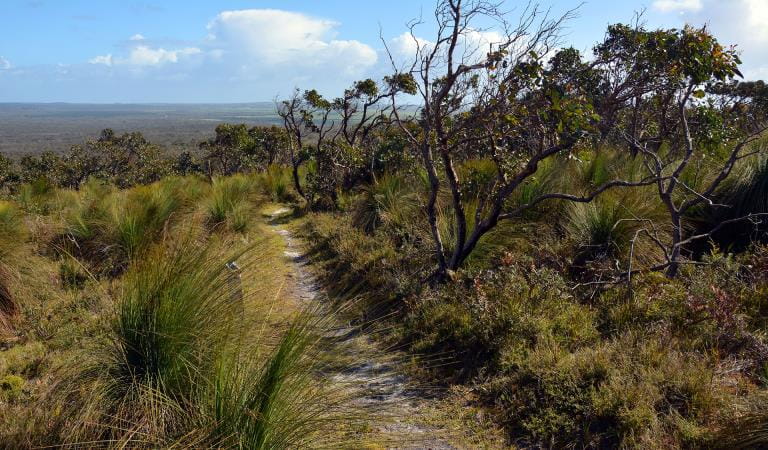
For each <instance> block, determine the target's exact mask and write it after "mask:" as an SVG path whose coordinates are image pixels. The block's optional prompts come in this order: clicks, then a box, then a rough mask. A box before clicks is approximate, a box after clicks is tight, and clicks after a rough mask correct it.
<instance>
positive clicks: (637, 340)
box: [489, 334, 722, 448]
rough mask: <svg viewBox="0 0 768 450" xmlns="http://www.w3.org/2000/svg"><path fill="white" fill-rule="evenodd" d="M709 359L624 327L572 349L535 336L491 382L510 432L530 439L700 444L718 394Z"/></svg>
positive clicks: (578, 443)
mask: <svg viewBox="0 0 768 450" xmlns="http://www.w3.org/2000/svg"><path fill="white" fill-rule="evenodd" d="M707 366H708V364H707V361H706V360H704V359H703V358H700V357H696V356H694V355H690V354H685V353H682V352H680V351H678V350H676V349H675V346H674V345H670V344H669V343H667V344H662V343H661V342H659V341H657V340H654V339H648V337H647V336H642V335H636V334H627V335H623V336H621V337H620V338H618V339H615V340H612V341H605V342H602V343H600V344H598V345H594V346H589V347H584V348H582V349H579V350H577V351H575V352H571V351H568V350H566V349H564V348H563V347H562V346H561V345H559V344H557V343H556V342H554V341H553V340H551V339H549V340H542V341H540V342H539V343H538V344H537V345H536V346H535V347H534V348H533V349H532V351H531V352H530V353H529V354H528V356H527V358H526V359H525V360H524V361H523V363H522V364H520V365H519V367H518V368H517V369H516V370H515V371H513V372H511V373H510V375H508V376H507V377H506V378H500V379H498V380H497V381H495V382H493V383H492V384H491V385H489V394H490V395H491V396H492V397H493V398H494V399H495V401H496V403H497V405H499V406H500V407H501V408H502V409H503V410H504V411H505V413H504V417H505V418H506V420H505V422H506V423H507V426H508V427H509V429H510V432H511V433H513V434H523V435H524V436H527V437H528V439H529V443H530V444H539V445H541V444H546V445H550V446H555V447H559V446H564V445H576V446H579V447H596V448H606V447H647V446H652V445H656V444H657V443H658V442H659V440H661V439H664V440H669V439H671V440H672V442H677V445H686V446H691V445H694V446H701V445H703V444H704V443H706V442H707V441H708V439H709V438H710V436H709V435H708V433H707V431H706V430H707V428H706V426H707V425H708V423H707V421H708V420H709V418H710V417H711V416H712V414H713V413H714V412H716V411H717V410H718V409H719V408H720V407H722V403H721V400H720V399H719V398H718V394H717V393H716V392H715V389H714V386H712V384H711V383H710V382H709V380H710V379H711V377H712V372H711V369H709V368H708V367H707Z"/></svg>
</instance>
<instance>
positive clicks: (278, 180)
mask: <svg viewBox="0 0 768 450" xmlns="http://www.w3.org/2000/svg"><path fill="white" fill-rule="evenodd" d="M256 177H257V179H256V182H257V183H258V185H259V188H260V190H261V191H262V193H264V194H265V195H266V196H268V197H269V198H270V199H271V200H272V201H273V202H290V201H293V200H295V199H296V197H295V195H294V194H293V191H292V189H291V186H292V183H293V181H292V180H291V170H290V168H289V167H285V166H281V165H279V164H272V165H270V166H269V167H267V169H266V170H265V171H263V172H261V173H259V174H257V175H256Z"/></svg>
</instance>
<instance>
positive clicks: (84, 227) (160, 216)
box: [54, 179, 198, 274]
mask: <svg viewBox="0 0 768 450" xmlns="http://www.w3.org/2000/svg"><path fill="white" fill-rule="evenodd" d="M196 186H198V185H197V184H196V183H193V182H185V181H183V180H182V179H169V180H164V181H161V182H158V183H154V184H151V185H146V186H137V187H134V188H132V189H129V190H124V191H119V190H115V189H114V188H112V187H110V186H107V185H103V184H100V183H97V182H93V183H89V184H87V185H86V186H85V187H84V188H83V189H82V190H81V192H80V195H79V198H77V199H75V200H74V201H73V200H72V199H70V200H69V202H70V203H71V206H70V207H68V208H67V209H66V210H65V211H64V213H63V216H64V217H63V219H64V224H65V225H64V226H65V229H64V234H63V236H60V237H59V239H57V240H56V241H55V242H54V244H55V245H56V246H57V247H58V249H59V250H60V251H64V252H66V253H69V254H72V255H75V256H78V257H80V258H83V259H84V260H86V261H88V262H89V263H91V264H92V265H93V266H94V267H95V268H96V269H97V271H98V272H106V273H110V274H119V273H121V272H122V271H124V270H125V269H126V267H127V265H128V263H129V262H130V261H132V260H133V259H135V258H137V257H138V256H139V255H140V254H142V253H143V252H144V251H146V250H147V249H148V248H149V246H150V245H151V244H153V243H154V242H157V241H158V240H159V239H160V238H161V237H162V235H163V233H164V232H165V231H167V230H168V227H169V226H170V225H171V224H172V223H173V222H174V218H179V216H180V215H181V214H183V213H184V212H185V211H186V210H188V209H189V208H190V207H191V206H192V204H193V200H194V198H193V197H191V195H194V192H195V191H194V188H195V187H196Z"/></svg>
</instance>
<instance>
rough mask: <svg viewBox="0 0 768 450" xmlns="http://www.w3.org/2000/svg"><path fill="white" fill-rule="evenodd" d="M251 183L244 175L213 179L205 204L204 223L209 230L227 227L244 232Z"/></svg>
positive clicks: (246, 223)
mask: <svg viewBox="0 0 768 450" xmlns="http://www.w3.org/2000/svg"><path fill="white" fill-rule="evenodd" d="M252 192H253V183H252V180H250V179H249V178H248V177H246V176H245V175H233V176H230V177H226V178H214V179H213V182H212V185H211V193H210V197H209V198H208V200H207V203H206V223H207V224H208V226H209V227H210V228H211V229H217V228H221V227H224V226H228V227H229V228H230V229H232V230H235V231H244V230H245V228H247V225H248V217H247V216H248V211H247V207H248V205H247V203H246V201H247V200H248V197H249V196H250V195H251V193H252Z"/></svg>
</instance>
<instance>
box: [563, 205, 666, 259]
mask: <svg viewBox="0 0 768 450" xmlns="http://www.w3.org/2000/svg"><path fill="white" fill-rule="evenodd" d="M663 214H664V212H663V210H662V209H661V205H660V204H658V203H657V202H654V198H653V197H652V196H650V195H646V194H645V193H643V192H642V191H639V190H637V191H623V192H615V193H610V194H606V195H603V196H601V197H600V198H598V199H597V200H595V201H593V202H591V203H573V204H570V205H568V209H567V216H566V217H567V221H566V223H565V230H566V232H567V234H568V235H569V237H570V238H571V239H572V240H573V243H574V246H575V250H574V252H575V254H574V266H576V267H583V266H585V265H587V264H589V263H593V262H600V261H603V262H605V261H611V260H619V262H620V263H621V264H622V265H626V264H627V263H628V259H629V258H630V256H631V257H632V259H633V262H634V263H637V262H638V261H639V262H642V263H644V264H645V263H653V262H657V261H659V259H660V258H661V256H662V255H661V254H660V249H659V248H658V247H657V246H655V245H654V244H653V241H652V240H651V239H650V238H649V236H648V235H649V234H654V235H656V236H657V237H662V236H663V228H662V227H661V226H659V225H656V226H653V225H652V224H653V223H656V224H660V223H663V217H664V216H663ZM644 229H645V230H647V232H646V231H643V230H644ZM659 233H661V235H660V236H659ZM630 253H631V255H630Z"/></svg>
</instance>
